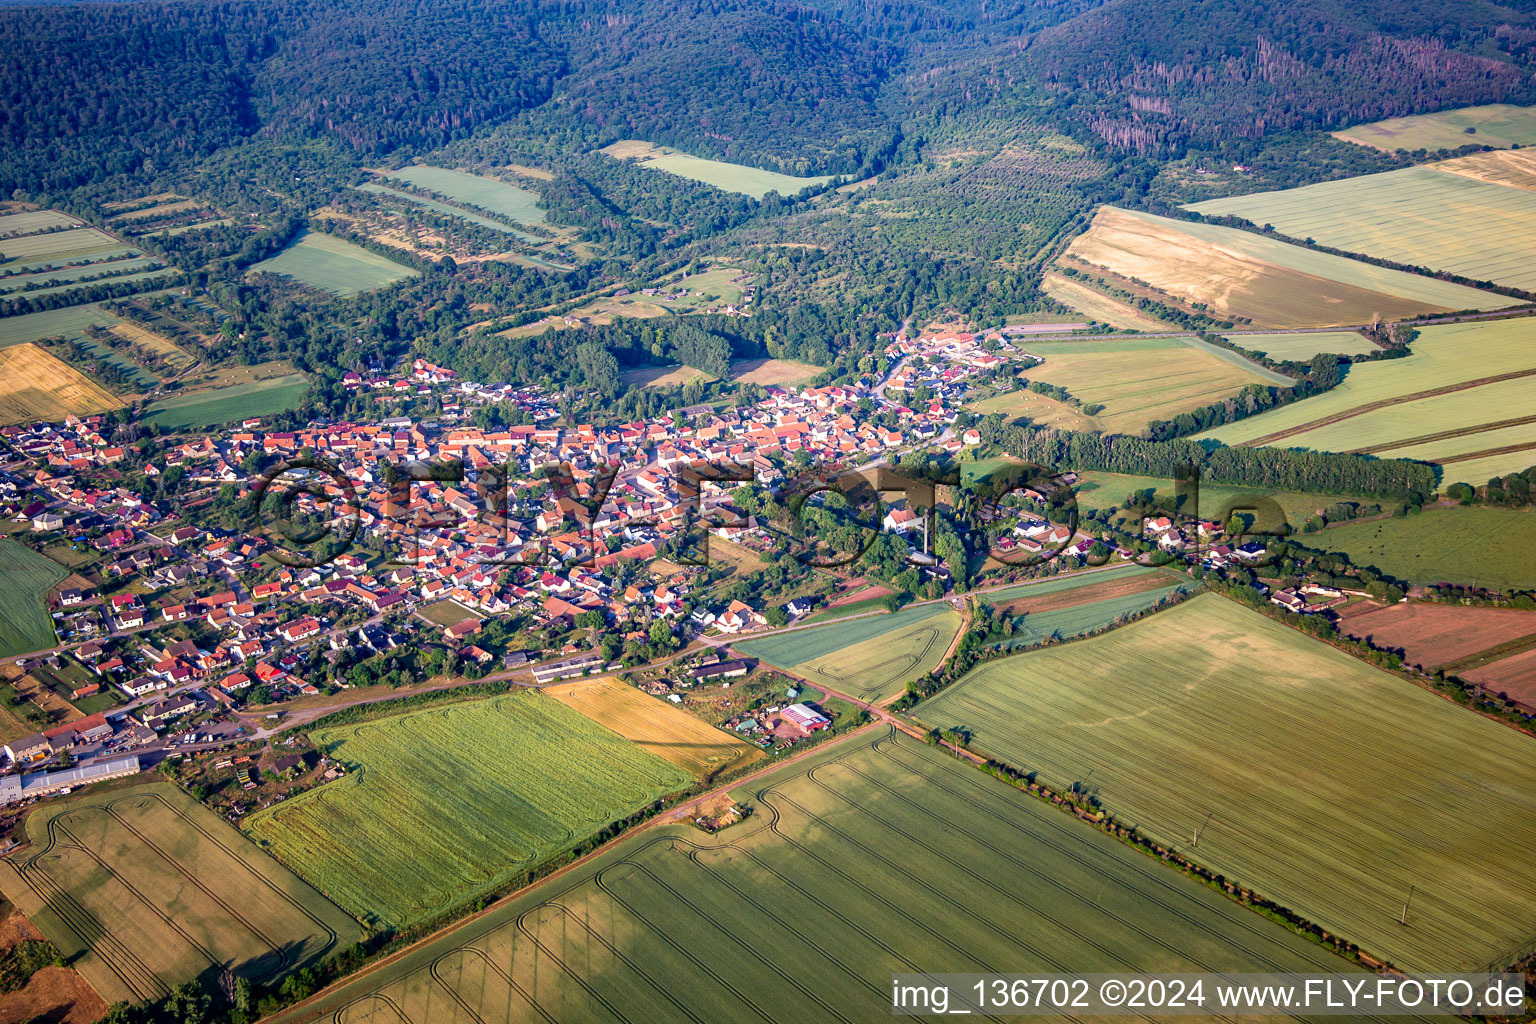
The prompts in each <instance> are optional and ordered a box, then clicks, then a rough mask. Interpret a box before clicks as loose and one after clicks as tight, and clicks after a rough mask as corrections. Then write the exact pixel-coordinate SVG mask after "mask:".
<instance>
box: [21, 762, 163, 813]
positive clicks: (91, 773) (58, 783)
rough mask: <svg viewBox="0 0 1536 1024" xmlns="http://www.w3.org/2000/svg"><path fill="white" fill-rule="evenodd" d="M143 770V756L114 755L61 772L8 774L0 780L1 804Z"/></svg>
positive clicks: (134, 773)
mask: <svg viewBox="0 0 1536 1024" xmlns="http://www.w3.org/2000/svg"><path fill="white" fill-rule="evenodd" d="M138 771H139V755H137V754H129V755H128V756H127V757H114V758H113V759H112V760H110V761H101V762H98V763H96V764H92V765H87V766H85V767H83V768H66V769H65V770H64V771H59V772H34V773H33V774H31V775H8V776H6V777H5V778H3V779H0V804H13V803H16V802H17V801H19V800H27V799H30V798H32V797H38V796H46V795H47V794H49V793H57V792H58V791H59V790H62V789H73V788H74V787H75V786H84V785H88V784H90V783H92V782H101V781H103V780H104V779H116V778H121V777H122V776H124V775H136V774H138Z"/></svg>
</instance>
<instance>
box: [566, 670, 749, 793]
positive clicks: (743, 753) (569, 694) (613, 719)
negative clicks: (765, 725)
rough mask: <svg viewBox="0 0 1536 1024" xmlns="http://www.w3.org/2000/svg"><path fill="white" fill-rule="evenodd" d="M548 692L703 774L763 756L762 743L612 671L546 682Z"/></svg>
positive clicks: (697, 773)
mask: <svg viewBox="0 0 1536 1024" xmlns="http://www.w3.org/2000/svg"><path fill="white" fill-rule="evenodd" d="M544 692H545V693H546V694H548V695H549V696H551V697H553V698H554V699H555V700H557V701H559V702H560V703H562V704H564V705H565V706H566V707H569V708H574V709H575V710H577V711H580V712H581V713H582V714H584V715H586V716H587V717H588V718H590V719H592V720H593V721H594V722H597V723H598V724H599V725H605V726H607V727H608V728H610V729H612V730H613V731H614V732H616V733H618V734H619V735H620V736H623V737H624V738H625V739H627V740H629V741H630V742H632V743H635V744H637V745H639V746H640V747H643V748H644V749H646V750H649V751H650V752H651V753H653V754H655V755H656V756H657V757H660V758H662V759H663V760H666V761H670V762H672V763H673V764H675V765H677V766H678V767H679V768H681V769H682V770H683V771H685V772H689V773H691V774H693V775H695V776H697V777H699V778H701V779H702V778H707V777H709V776H713V775H718V774H720V773H721V772H723V771H729V770H730V769H732V768H739V767H740V766H741V765H744V764H750V763H751V762H753V761H756V760H757V759H758V758H760V757H762V756H763V752H762V750H761V749H760V748H758V747H755V746H753V745H752V744H750V743H744V742H742V741H741V740H739V739H737V738H736V737H734V736H732V735H730V734H729V733H725V732H721V731H720V730H719V729H716V728H715V727H714V726H712V725H710V724H709V723H707V722H705V721H702V720H701V719H699V718H696V717H694V716H693V715H690V714H689V713H688V712H686V711H684V710H682V709H681V708H679V707H677V706H676V705H674V704H669V703H667V702H666V701H664V700H661V699H660V698H658V697H652V696H651V695H649V694H647V693H643V692H641V691H640V690H638V689H636V688H635V687H633V686H630V685H629V684H628V683H625V682H623V681H621V680H618V679H614V678H613V677H612V676H606V677H604V678H601V679H580V680H577V681H576V682H572V683H560V684H558V685H556V686H546V687H544Z"/></svg>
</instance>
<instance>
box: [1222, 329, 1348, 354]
mask: <svg viewBox="0 0 1536 1024" xmlns="http://www.w3.org/2000/svg"><path fill="white" fill-rule="evenodd" d="M1226 337H1227V340H1228V341H1230V342H1232V344H1234V345H1237V346H1238V347H1240V348H1245V349H1247V350H1248V351H1250V352H1263V353H1264V354H1265V355H1267V356H1269V358H1271V359H1294V360H1297V361H1298V362H1305V361H1307V360H1308V359H1311V358H1312V357H1313V356H1315V355H1317V354H1318V353H1319V352H1337V353H1339V354H1341V355H1359V354H1362V353H1366V352H1373V351H1375V350H1376V344H1375V343H1374V342H1373V341H1371V340H1370V339H1369V338H1367V337H1366V336H1365V335H1363V334H1361V333H1360V332H1359V331H1318V332H1309V333H1307V334H1229V335H1227V336H1226Z"/></svg>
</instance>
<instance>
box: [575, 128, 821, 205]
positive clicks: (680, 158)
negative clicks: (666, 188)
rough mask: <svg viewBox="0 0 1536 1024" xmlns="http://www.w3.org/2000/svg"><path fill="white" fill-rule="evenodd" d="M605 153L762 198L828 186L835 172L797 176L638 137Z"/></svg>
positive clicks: (726, 190)
mask: <svg viewBox="0 0 1536 1024" xmlns="http://www.w3.org/2000/svg"><path fill="white" fill-rule="evenodd" d="M603 152H604V153H606V154H607V155H608V156H611V157H613V158H614V159H615V160H633V161H635V162H636V163H638V164H639V165H640V166H642V167H650V168H653V169H655V170H658V171H666V172H667V173H668V174H675V175H677V176H678V177H680V178H689V179H692V180H693V181H702V182H703V183H704V184H706V185H713V186H714V187H715V188H718V189H720V190H721V191H723V192H740V193H741V194H742V195H747V196H751V197H752V198H753V199H761V198H763V196H765V195H767V194H768V193H769V192H777V193H778V194H779V195H781V196H792V195H794V194H796V193H797V192H799V191H800V190H801V189H804V188H807V187H809V186H811V185H825V184H826V183H827V182H829V181H831V180H832V176H831V175H817V176H813V177H808V178H797V177H795V176H794V175H790V174H780V173H778V172H777V171H765V170H763V169H762V168H760V167H747V166H745V165H743V164H731V163H726V162H725V161H723V160H707V159H705V158H704V157H698V156H689V155H688V154H687V153H679V152H678V151H677V150H675V149H670V148H668V147H666V146H653V145H652V144H650V143H649V142H641V141H640V140H638V139H624V140H623V141H620V142H615V143H613V144H612V145H611V146H606V147H604V148H603Z"/></svg>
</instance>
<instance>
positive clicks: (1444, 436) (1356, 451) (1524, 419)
mask: <svg viewBox="0 0 1536 1024" xmlns="http://www.w3.org/2000/svg"><path fill="white" fill-rule="evenodd" d="M1527 423H1536V416H1516V417H1514V418H1512V419H1507V420H1494V421H1493V422H1492V423H1484V424H1481V425H1479V426H1475V427H1459V428H1457V429H1455V430H1440V431H1437V432H1435V433H1433V434H1420V435H1418V436H1417V437H1405V438H1403V439H1401V440H1398V441H1388V442H1386V443H1384V444H1373V445H1371V446H1369V447H1367V448H1351V449H1350V450H1349V451H1347V452H1345V453H1344V454H1345V455H1374V454H1376V453H1377V452H1382V451H1387V450H1388V449H1390V448H1406V447H1408V446H1409V445H1411V444H1427V443H1428V442H1430V441H1449V440H1451V439H1452V438H1456V437H1470V436H1471V435H1473V434H1483V433H1486V432H1488V431H1490V430H1500V429H1502V428H1504V427H1519V426H1523V425H1525V424H1527ZM1524 447H1528V446H1527V445H1517V446H1516V448H1515V449H1514V450H1517V451H1518V450H1519V449H1520V448H1524ZM1488 454H1494V452H1489V453H1488ZM1468 457H1469V456H1465V455H1456V456H1453V457H1452V459H1465V458H1468ZM1452 459H1440V460H1437V461H1441V462H1449V461H1452Z"/></svg>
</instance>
